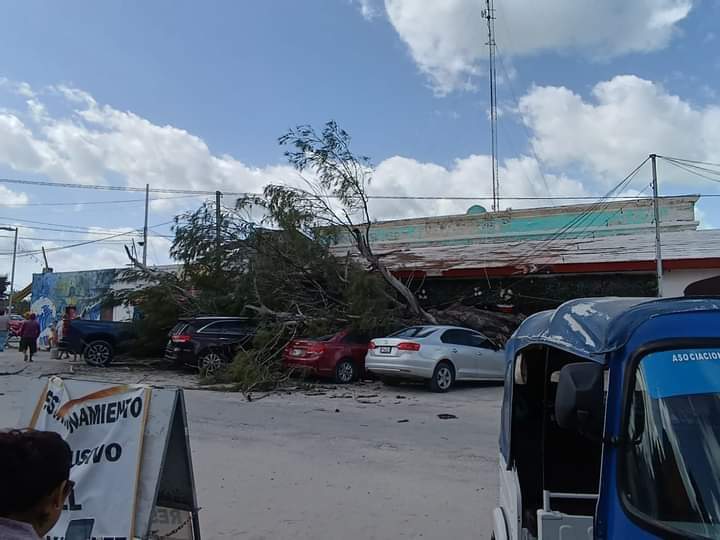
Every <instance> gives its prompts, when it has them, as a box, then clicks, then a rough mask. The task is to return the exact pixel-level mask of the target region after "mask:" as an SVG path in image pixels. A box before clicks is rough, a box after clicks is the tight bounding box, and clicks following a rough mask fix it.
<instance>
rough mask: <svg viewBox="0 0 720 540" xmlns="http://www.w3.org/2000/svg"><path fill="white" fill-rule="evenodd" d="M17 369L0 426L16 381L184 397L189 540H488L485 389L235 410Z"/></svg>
mask: <svg viewBox="0 0 720 540" xmlns="http://www.w3.org/2000/svg"><path fill="white" fill-rule="evenodd" d="M18 360H19V359H18V356H17V352H16V351H11V352H5V353H0V373H2V376H0V426H5V427H9V426H14V425H15V423H16V422H17V418H18V416H19V414H20V410H21V408H22V407H23V406H24V403H25V402H26V401H27V397H28V396H27V392H26V388H27V386H28V383H29V382H30V381H31V380H32V379H36V378H43V377H46V376H47V375H48V374H59V375H60V376H62V377H74V378H81V379H93V380H106V381H109V382H146V383H152V384H161V385H180V386H184V387H186V388H187V390H186V399H187V407H188V416H189V421H190V442H191V448H192V455H193V461H194V469H195V478H196V483H197V492H198V500H199V504H200V506H201V507H202V511H201V514H200V520H201V528H202V533H203V538H206V539H214V538H244V539H248V540H271V539H272V540H282V539H303V540H311V539H312V540H338V539H343V540H361V539H362V540H372V539H376V540H396V539H417V538H423V539H428V540H447V539H453V540H455V539H456V540H460V539H471V538H472V539H479V538H489V537H490V532H491V511H492V508H493V506H494V505H495V502H496V498H497V454H498V446H497V440H498V427H499V418H500V399H501V396H502V388H501V387H499V386H496V385H490V386H489V385H478V384H476V385H467V386H462V387H460V388H458V389H456V390H455V391H452V392H450V393H448V394H432V393H430V392H429V391H427V390H426V389H425V388H424V387H421V386H401V387H398V388H384V387H383V386H382V385H381V384H379V383H373V382H368V383H361V384H358V385H353V386H350V387H341V386H335V385H321V386H319V387H318V388H316V389H313V390H304V391H294V392H290V393H282V394H273V395H269V396H266V397H263V398H262V399H256V400H253V401H252V402H248V401H247V400H246V399H244V398H243V396H242V395H240V394H237V393H225V392H217V391H205V390H199V389H197V386H196V384H197V383H196V381H195V378H194V377H193V376H191V375H187V374H176V373H174V372H169V371H151V370H142V369H138V368H136V367H132V366H115V367H112V368H109V369H105V370H102V369H96V368H90V367H88V366H85V365H84V364H76V365H72V366H71V365H70V364H69V363H68V362H67V361H53V360H50V359H49V358H48V357H47V354H46V353H41V354H40V356H39V357H38V359H37V361H36V362H35V363H33V364H24V363H23V362H22V361H21V360H20V361H18ZM257 397H261V396H256V398H257ZM439 415H440V416H439Z"/></svg>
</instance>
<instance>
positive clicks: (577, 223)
mask: <svg viewBox="0 0 720 540" xmlns="http://www.w3.org/2000/svg"><path fill="white" fill-rule="evenodd" d="M649 160H650V157H647V158H645V159H644V160H643V162H642V163H640V165H638V166H637V167H635V169H633V170H632V171H631V172H630V173H629V174H628V175H627V176H626V177H625V178H623V179H622V180H621V181H620V182H619V183H618V184H617V185H615V187H613V188H612V189H611V190H610V191H609V192H608V193H607V195H606V197H610V196H613V195H614V194H615V193H617V192H618V191H620V190H622V189H624V188H625V187H626V186H627V185H628V184H629V183H630V182H631V181H632V179H633V178H634V177H635V175H636V174H637V173H638V172H639V171H640V169H642V167H643V166H644V165H645V164H646V163H647V162H648V161H649ZM601 206H602V203H596V204H593V205H590V206H589V207H588V208H587V209H586V210H585V211H584V212H582V213H580V214H578V215H577V216H576V217H575V218H573V219H572V220H570V222H568V223H567V224H566V225H564V226H563V227H561V228H560V229H558V230H557V231H556V232H555V233H554V234H553V235H552V236H551V237H550V238H549V239H548V240H546V241H544V242H542V243H541V244H539V245H537V246H535V247H534V248H532V249H531V250H530V251H529V252H528V253H526V254H524V255H523V256H522V257H520V258H518V259H517V260H516V261H514V262H513V263H512V264H511V265H510V266H519V265H523V264H528V263H529V262H530V258H531V257H533V256H534V255H535V254H536V253H537V252H538V251H540V250H544V249H547V248H548V247H549V246H550V245H551V244H552V243H553V242H555V241H556V240H557V239H558V238H560V237H562V236H563V235H565V234H567V233H568V232H569V231H571V230H572V229H574V228H576V227H579V226H580V224H581V223H584V222H585V220H586V219H587V218H588V217H589V216H591V215H592V214H593V213H595V212H596V211H597V210H598V209H599V208H600V207H601ZM606 207H607V206H606ZM596 215H597V214H596Z"/></svg>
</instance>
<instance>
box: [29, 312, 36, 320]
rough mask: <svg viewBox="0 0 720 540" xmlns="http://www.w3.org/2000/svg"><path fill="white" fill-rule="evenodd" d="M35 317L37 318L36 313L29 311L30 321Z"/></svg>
mask: <svg viewBox="0 0 720 540" xmlns="http://www.w3.org/2000/svg"><path fill="white" fill-rule="evenodd" d="M35 319H37V315H35V314H34V313H31V314H30V320H31V321H34V320H35Z"/></svg>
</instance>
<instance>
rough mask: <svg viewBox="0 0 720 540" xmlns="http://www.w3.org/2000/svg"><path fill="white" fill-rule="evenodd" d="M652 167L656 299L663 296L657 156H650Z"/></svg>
mask: <svg viewBox="0 0 720 540" xmlns="http://www.w3.org/2000/svg"><path fill="white" fill-rule="evenodd" d="M650 164H651V165H652V188H653V211H654V213H655V262H656V264H657V289H658V297H661V296H662V295H663V266H662V247H661V245H660V199H659V197H658V179H657V155H655V154H650Z"/></svg>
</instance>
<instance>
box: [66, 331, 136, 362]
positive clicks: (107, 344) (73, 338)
mask: <svg viewBox="0 0 720 540" xmlns="http://www.w3.org/2000/svg"><path fill="white" fill-rule="evenodd" d="M135 338H136V334H135V327H134V326H133V324H132V323H131V322H115V321H91V320H85V319H73V320H71V321H70V322H69V324H68V326H67V329H66V330H65V333H64V335H63V337H62V339H61V340H60V349H61V350H62V351H67V352H69V353H70V354H77V355H82V357H83V358H84V359H85V362H87V363H88V364H89V365H91V366H98V367H105V366H108V365H110V363H111V362H112V361H113V358H114V357H115V356H116V354H118V353H122V352H124V351H126V350H127V349H128V347H129V346H130V344H131V343H132V342H133V341H134V340H135Z"/></svg>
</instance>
